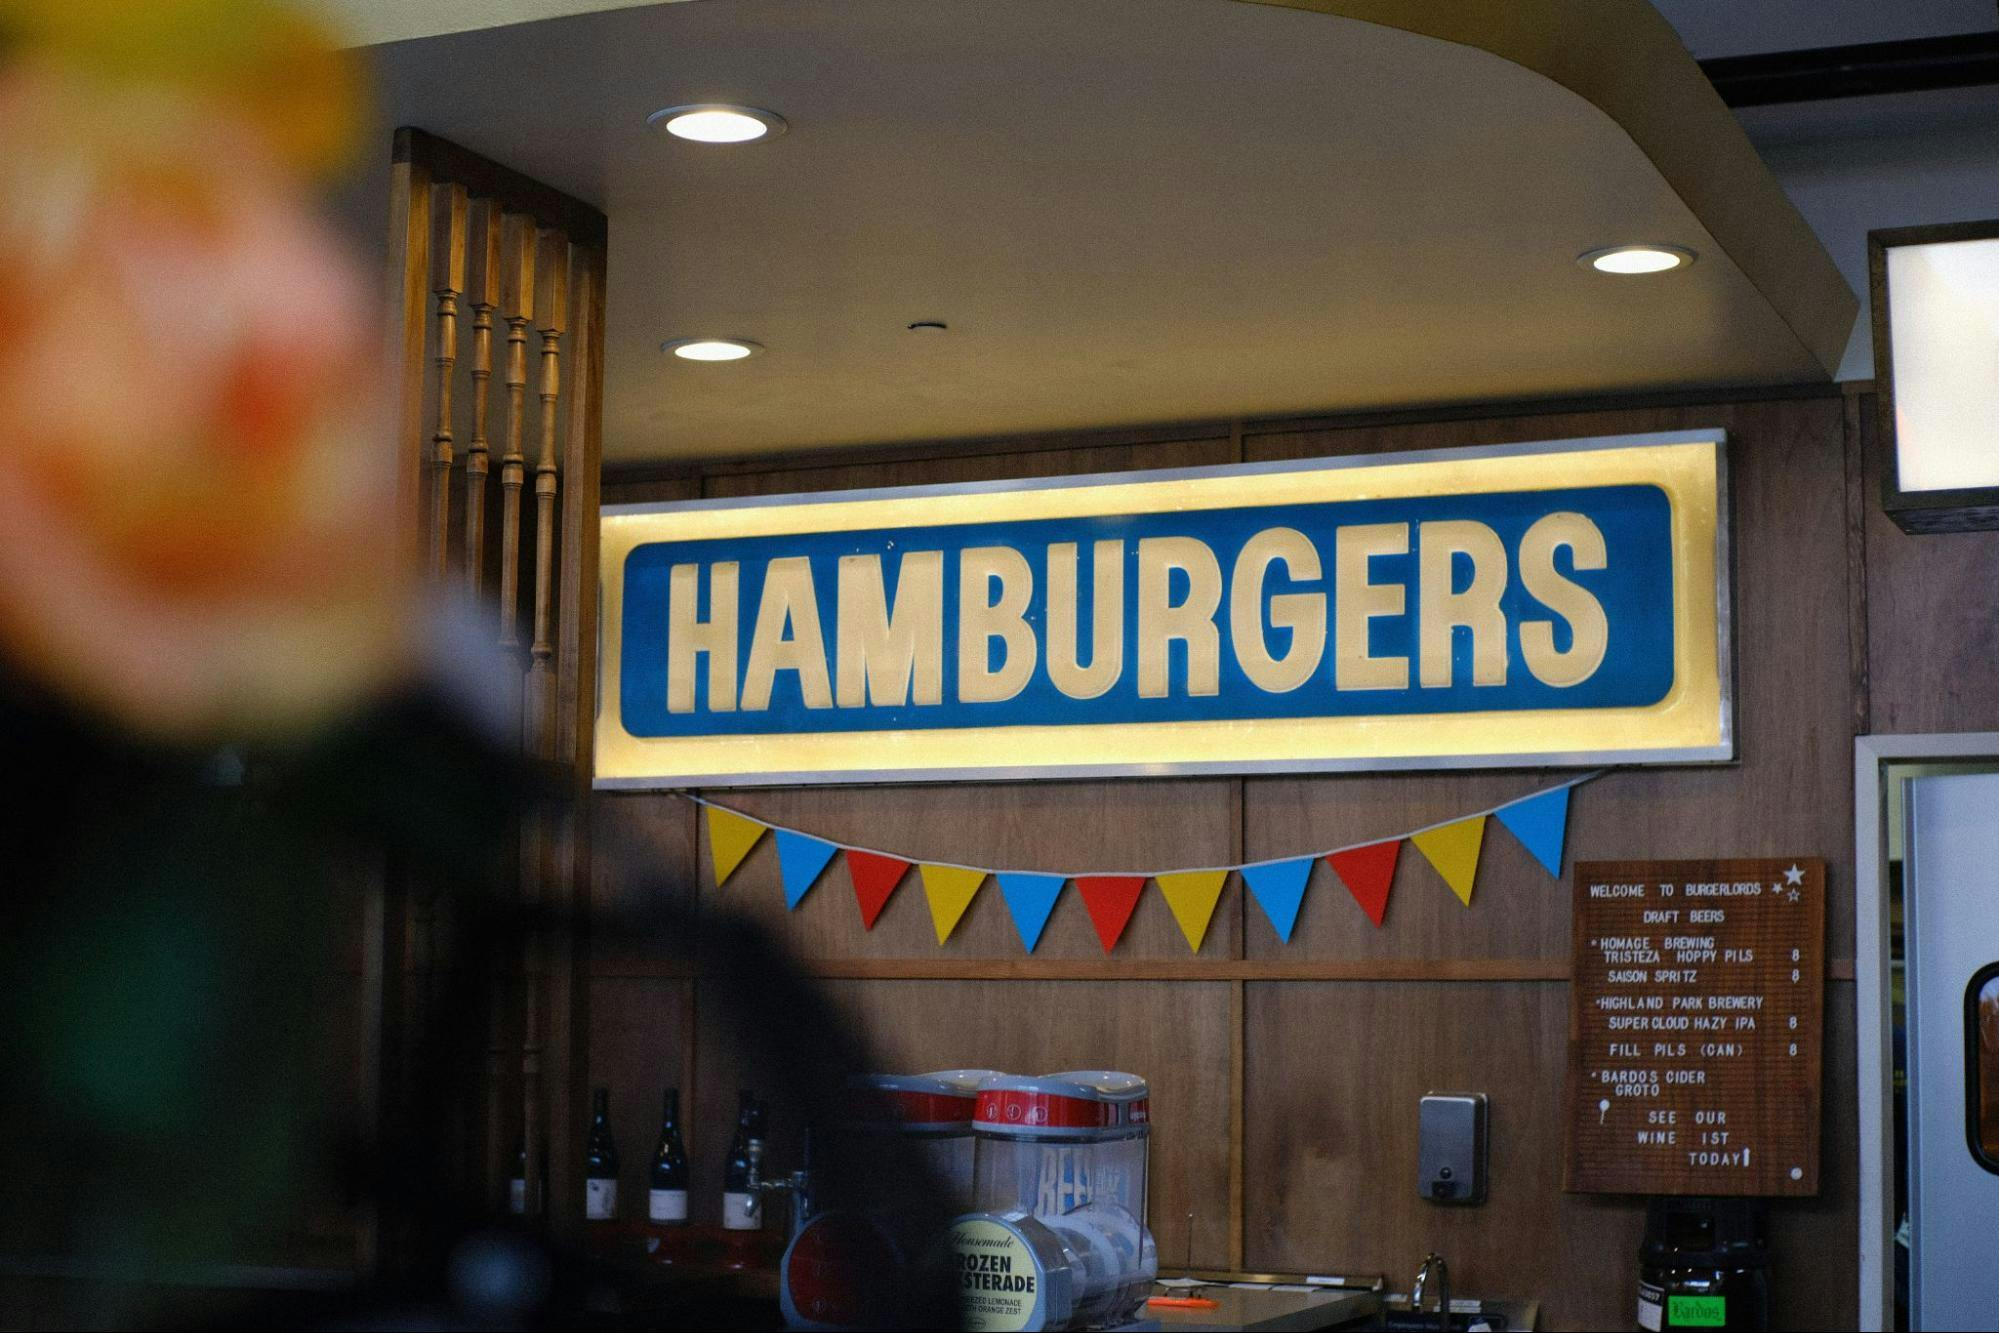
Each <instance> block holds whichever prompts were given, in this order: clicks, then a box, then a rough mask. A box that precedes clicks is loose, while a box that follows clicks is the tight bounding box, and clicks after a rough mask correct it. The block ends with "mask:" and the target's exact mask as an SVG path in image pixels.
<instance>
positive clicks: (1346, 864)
mask: <svg viewBox="0 0 1999 1333" xmlns="http://www.w3.org/2000/svg"><path fill="white" fill-rule="evenodd" d="M1401 851H1402V839H1400V838H1391V839H1390V840H1389V841H1387V842H1377V843H1375V844H1374V845H1373V846H1371V847H1351V848H1348V849H1347V850H1346V851H1344V852H1334V853H1332V854H1331V855H1329V856H1328V857H1326V864H1327V865H1329V866H1331V867H1332V868H1333V873H1334V874H1335V875H1338V876H1339V877H1340V883H1342V884H1344V885H1346V886H1347V892H1348V893H1351V894H1352V895H1353V900H1354V901H1355V902H1357V903H1359V904H1360V910H1361V911H1363V912H1366V913H1367V916H1368V919H1369V920H1370V921H1372V922H1374V924H1375V925H1377V926H1378V925H1380V924H1381V919H1382V918H1383V917H1384V916H1386V915H1388V889H1389V886H1390V885H1392V884H1394V883H1395V858H1396V857H1397V856H1398V855H1400V853H1401Z"/></svg>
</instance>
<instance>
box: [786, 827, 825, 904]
mask: <svg viewBox="0 0 1999 1333" xmlns="http://www.w3.org/2000/svg"><path fill="white" fill-rule="evenodd" d="M771 832H773V833H775V834H776V835H777V869H778V873H779V874H780V875H782V876H784V905H785V906H786V907H797V906H798V903H799V900H800V899H801V898H803V897H804V896H805V895H806V893H807V892H808V891H809V890H810V889H811V888H812V885H813V882H814V881H815V880H817V879H818V878H819V872H820V871H822V870H824V869H825V868H826V863H827V862H828V861H830V860H832V859H833V853H834V852H837V851H839V850H840V849H839V848H838V847H836V846H834V845H833V844H832V843H830V842H827V841H825V840H824V839H821V838H808V837H806V836H805V835H804V834H803V833H793V832H792V831H791V830H790V829H787V828H781V829H772V830H771Z"/></svg>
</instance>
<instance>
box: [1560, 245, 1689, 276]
mask: <svg viewBox="0 0 1999 1333" xmlns="http://www.w3.org/2000/svg"><path fill="white" fill-rule="evenodd" d="M1576 262H1577V263H1578V264H1587V265H1589V266H1590V267H1591V268H1593V269H1595V270H1596V271H1597V272H1599V273H1618V274H1633V273H1665V272H1669V271H1670V270H1672V269H1676V268H1685V267H1686V266H1687V265H1689V264H1691V263H1693V262H1694V252H1693V251H1691V250H1689V249H1687V248H1686V247H1685V246H1680V245H1606V246H1604V247H1603V248H1602V249H1600V250H1585V251H1583V253H1581V254H1579V255H1577V256H1576Z"/></svg>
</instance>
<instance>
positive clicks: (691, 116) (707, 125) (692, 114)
mask: <svg viewBox="0 0 1999 1333" xmlns="http://www.w3.org/2000/svg"><path fill="white" fill-rule="evenodd" d="M646 124H648V125H650V126H652V127H653V128H654V129H656V130H665V131H666V132H667V133H668V134H671V135H672V136H673V137H674V138H676V139H686V140H689V141H691V142H693V143H755V142H756V141H757V140H759V139H775V138H776V137H777V136H778V135H780V134H783V133H784V131H785V124H784V117H783V116H780V115H778V114H777V112H775V111H764V110H761V109H760V108H757V107H753V106H730V105H728V104H727V103H723V102H696V103H693V104H691V105H689V106H670V107H667V108H666V109H665V110H664V111H655V112H653V113H652V114H651V115H650V116H647V117H646Z"/></svg>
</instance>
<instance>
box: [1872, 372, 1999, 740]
mask: <svg viewBox="0 0 1999 1333" xmlns="http://www.w3.org/2000/svg"><path fill="white" fill-rule="evenodd" d="M1877 416H1878V413H1877V411H1876V409H1875V404H1874V400H1873V396H1872V395H1869V396H1868V397H1867V398H1865V399H1863V400H1862V401H1861V403H1860V405H1859V418H1860V441H1861V449H1862V453H1863V456H1864V459H1865V462H1866V469H1867V470H1866V487H1865V495H1866V505H1867V526H1866V530H1865V532H1866V545H1867V614H1868V632H1867V652H1868V681H1869V686H1870V695H1869V697H1870V702H1871V705H1872V712H1871V722H1872V726H1873V729H1874V730H1875V731H1877V732H1924V731H1991V730H1995V729H1999V688H1994V684H1993V669H1994V668H1993V664H1994V663H1995V662H1999V532H1951V533H1931V534H1924V535H1922V536H1910V535H1909V534H1908V533H1906V532H1903V531H1902V530H1901V529H1900V528H1898V527H1896V526H1895V523H1894V520H1892V519H1890V518H1889V517H1888V515H1887V513H1886V512H1885V511H1884V510H1883V509H1882V508H1881V494H1882V492H1881V487H1882V484H1883V482H1884V480H1885V478H1886V476H1887V474H1888V469H1889V465H1890V462H1891V459H1890V458H1889V457H1888V450H1887V449H1886V448H1885V447H1884V445H1883V442H1882V440H1881V438H1880V435H1879V433H1878V431H1877V428H1876V418H1877Z"/></svg>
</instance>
